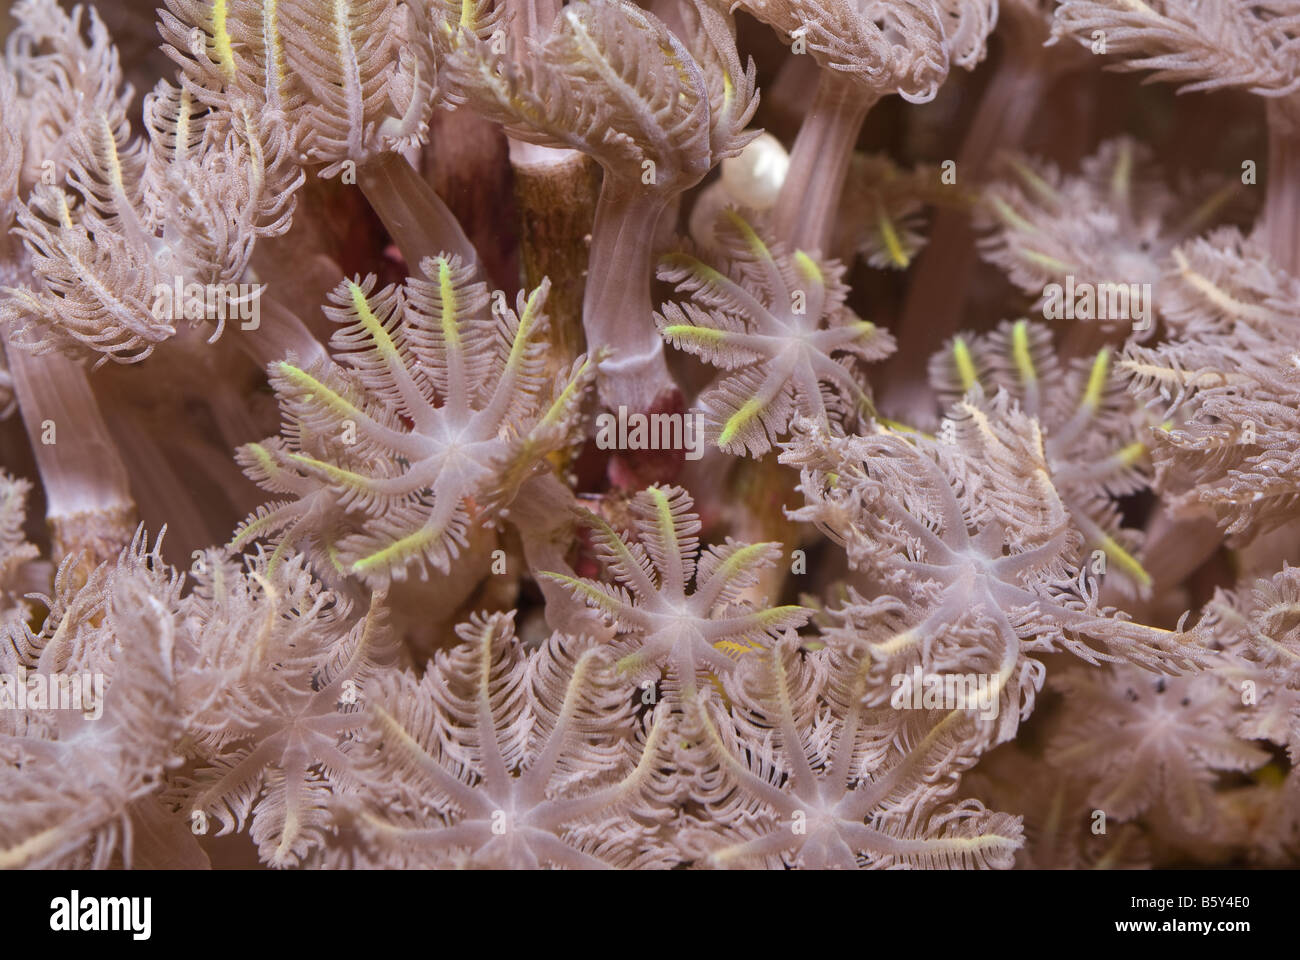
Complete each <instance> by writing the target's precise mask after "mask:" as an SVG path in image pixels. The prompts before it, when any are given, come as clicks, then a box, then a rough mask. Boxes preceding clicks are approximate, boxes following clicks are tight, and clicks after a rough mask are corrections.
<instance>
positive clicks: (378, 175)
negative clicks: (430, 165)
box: [357, 152, 478, 271]
mask: <svg viewBox="0 0 1300 960" xmlns="http://www.w3.org/2000/svg"><path fill="white" fill-rule="evenodd" d="M357 184H358V185H359V186H360V187H361V190H362V192H364V193H365V195H366V199H367V200H368V201H369V202H370V206H371V207H372V208H373V209H374V211H375V213H376V214H377V215H378V216H379V219H380V220H382V221H383V223H384V226H385V227H386V228H387V229H388V234H389V236H391V237H392V238H393V242H394V243H396V244H397V248H398V249H399V250H401V251H402V256H403V257H404V258H405V260H406V263H407V266H408V267H409V268H410V269H411V270H412V271H415V270H417V269H419V265H420V261H422V260H423V259H424V258H425V257H436V256H437V255H438V254H440V253H447V254H451V255H454V256H458V257H460V258H461V260H462V261H464V262H465V263H477V262H478V252H477V251H476V250H475V249H474V245H473V244H472V243H470V240H469V237H468V236H466V235H465V231H464V230H463V229H462V228H461V225H460V222H459V221H458V220H457V219H456V217H455V215H454V214H453V213H452V212H451V210H449V209H448V208H447V204H445V203H444V202H443V200H442V198H441V197H440V196H438V194H437V193H435V192H434V189H433V188H432V187H431V186H429V184H428V182H427V181H426V180H425V179H424V178H423V177H421V176H420V174H419V173H417V172H416V171H415V169H414V168H413V167H412V166H411V165H410V164H409V163H407V162H406V160H404V159H403V158H402V157H401V156H400V155H398V154H396V153H391V152H384V153H380V154H378V155H376V156H375V157H374V158H373V159H371V160H367V161H366V162H365V163H362V164H360V165H359V166H358V167H357Z"/></svg>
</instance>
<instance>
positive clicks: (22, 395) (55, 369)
mask: <svg viewBox="0 0 1300 960" xmlns="http://www.w3.org/2000/svg"><path fill="white" fill-rule="evenodd" d="M5 355H6V356H7V358H8V360H9V371H10V374H11V375H12V376H13V382H14V393H15V395H16V396H17V398H18V407H19V410H20V411H21V414H22V418H23V424H24V426H25V427H26V428H27V437H28V440H29V442H30V443H31V446H32V454H33V456H34V457H35V459H36V467H37V469H38V470H39V471H40V474H41V481H42V484H43V487H44V490H45V502H46V512H45V517H46V521H47V522H48V523H49V526H50V534H51V537H52V539H53V554H54V555H53V559H54V561H55V562H56V563H57V562H59V561H60V560H62V559H63V558H64V557H65V556H67V555H69V554H70V553H75V552H77V551H79V550H83V549H84V550H88V551H89V552H90V562H91V563H100V562H102V561H104V560H107V559H109V558H111V557H114V556H116V555H117V553H118V551H120V550H121V549H122V547H124V546H126V545H127V544H128V543H129V542H130V540H131V535H132V533H133V532H134V530H135V526H136V523H137V520H136V508H135V501H134V500H132V498H131V491H130V484H129V482H128V480H127V471H126V465H125V464H124V463H123V462H122V458H121V456H120V455H119V453H118V450H117V446H116V445H115V444H114V443H113V439H112V437H111V436H110V434H109V432H108V427H107V426H106V424H105V423H104V418H103V416H102V414H101V413H100V410H99V406H98V404H97V403H96V402H95V395H94V392H93V391H92V390H91V388H90V383H89V381H88V380H87V379H86V372H85V370H83V369H82V368H81V367H80V366H78V365H77V364H76V363H75V362H73V361H72V360H70V359H68V358H67V357H64V356H62V355H61V354H47V355H45V356H36V355H35V354H33V353H30V352H29V351H27V350H24V349H22V348H21V347H16V346H11V345H10V344H9V343H8V342H7V338H6V343H5Z"/></svg>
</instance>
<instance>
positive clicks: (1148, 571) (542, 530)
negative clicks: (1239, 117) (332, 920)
mask: <svg viewBox="0 0 1300 960" xmlns="http://www.w3.org/2000/svg"><path fill="white" fill-rule="evenodd" d="M120 6H121V9H120V10H119V12H117V13H115V14H111V13H110V12H109V11H107V10H106V11H104V17H107V18H108V20H109V22H110V23H112V24H113V25H114V30H113V31H112V34H113V35H110V29H109V26H107V25H106V23H105V20H104V19H102V18H101V15H100V13H98V12H97V11H96V10H95V9H93V8H89V7H75V8H72V9H67V8H63V7H61V6H60V5H59V4H58V3H57V2H56V0H19V2H17V3H16V4H14V5H13V7H12V9H11V11H10V14H9V22H8V23H7V24H6V26H7V29H8V39H7V44H6V47H5V52H4V66H5V69H4V70H3V72H0V218H2V219H3V220H4V226H5V234H4V239H3V241H0V242H2V243H3V247H0V279H2V280H3V285H2V287H0V348H2V349H0V408H2V409H3V416H4V418H5V419H4V420H3V422H0V431H2V432H0V449H3V450H4V456H5V462H6V465H7V466H6V468H5V470H4V472H3V473H0V618H3V620H2V625H0V708H3V709H0V810H2V811H3V813H4V815H3V816H0V865H3V866H5V867H50V866H93V867H116V866H127V867H142V866H145V867H193V868H197V867H205V866H218V867H220V866H241V865H247V864H250V863H252V862H256V861H260V862H261V863H263V864H266V865H270V866H274V867H302V866H308V867H311V866H317V867H319V866H324V867H384V866H394V867H460V866H478V867H505V868H538V867H575V868H592V867H623V868H672V867H681V866H687V867H699V868H703V867H769V868H782V867H784V868H791V867H804V868H820V867H870V868H904V869H907V868H1007V867H1011V866H1013V865H1018V866H1032V867H1107V866H1153V865H1154V866H1159V865H1167V864H1177V863H1231V864H1275V863H1287V862H1295V860H1296V858H1297V856H1300V774H1297V773H1295V772H1294V765H1295V764H1296V763H1298V762H1300V667H1298V666H1297V664H1300V578H1298V577H1297V573H1296V568H1295V567H1293V566H1291V565H1290V563H1291V562H1292V561H1296V560H1297V557H1296V556H1295V555H1294V544H1295V543H1296V541H1297V536H1296V534H1297V524H1298V523H1300V515H1297V503H1298V502H1300V459H1298V458H1300V453H1298V452H1297V451H1298V450H1300V419H1297V415H1296V401H1297V396H1298V395H1300V353H1297V352H1296V345H1295V337H1294V335H1293V334H1294V329H1295V326H1296V324H1298V323H1300V165H1298V164H1297V160H1300V106H1297V104H1298V103H1300V101H1298V100H1297V98H1298V97H1300V58H1298V57H1297V56H1296V49H1297V47H1300V4H1298V3H1295V2H1283V0H1279V2H1274V3H1270V4H1247V3H1243V2H1238V0H1204V2H1201V3H1197V4H1191V5H1188V4H1182V3H1172V2H1170V3H1165V2H1159V0H1152V2H1150V3H1133V2H1129V0H1065V2H1062V3H1060V4H1059V5H1058V4H1055V3H1051V2H1032V0H1015V2H1011V0H1003V2H1002V3H1001V5H999V4H998V3H997V2H996V0H794V2H787V0H766V2H754V3H749V2H742V3H739V4H736V5H734V7H733V8H731V9H728V7H727V5H726V4H723V3H720V2H718V0H651V2H648V3H645V4H644V5H637V4H634V3H631V2H628V0H575V2H570V3H567V4H562V3H561V2H560V0H500V2H497V3H493V2H491V0H479V2H474V0H467V2H455V3H450V2H441V0H337V2H334V3H332V4H328V5H327V4H319V3H313V2H308V0H279V2H275V0H213V2H205V0H165V7H164V8H163V9H160V10H157V11H156V16H155V14H154V13H153V12H152V11H150V12H149V13H148V14H147V15H139V16H137V15H136V14H135V12H134V6H135V5H132V4H123V5H120ZM139 6H141V8H142V9H144V8H146V7H149V6H151V4H142V5H139ZM146 24H148V27H147V28H146V26H145V25H146ZM152 29H156V30H157V33H158V35H160V36H161V40H162V46H161V51H162V53H163V54H165V58H166V59H163V58H162V57H158V58H156V59H155V60H152V61H151V60H150V59H149V57H150V55H151V53H150V51H149V47H151V46H153V45H155V43H156V40H155V39H154V38H153V37H152V35H148V34H149V31H150V30H152ZM1099 38H1101V39H1100V40H1099ZM115 40H116V43H117V44H118V46H115V45H114V43H115ZM751 49H752V50H753V52H754V56H751V55H749V53H748V51H749V50H751ZM119 50H121V51H122V53H121V54H119ZM127 51H144V52H140V53H133V54H132V55H130V56H128V54H127ZM990 53H992V56H990V55H989V54H990ZM1093 55H1095V56H1093ZM136 61H138V62H136ZM1103 66H1108V67H1110V68H1114V69H1119V70H1121V71H1123V70H1146V71H1151V72H1152V73H1151V79H1153V80H1156V81H1171V82H1173V83H1176V84H1179V85H1181V86H1180V88H1179V89H1180V90H1182V91H1184V92H1186V93H1187V95H1188V96H1189V97H1193V98H1195V97H1201V96H1209V95H1210V94H1209V93H1208V92H1214V91H1218V92H1217V93H1214V95H1215V96H1220V95H1228V96H1235V97H1237V98H1239V100H1238V101H1234V102H1237V103H1243V104H1244V106H1243V107H1242V108H1241V109H1243V110H1245V109H1250V108H1255V109H1257V112H1258V115H1259V126H1260V135H1259V136H1258V137H1257V138H1256V139H1255V140H1254V141H1251V142H1255V143H1258V144H1260V145H1261V150H1263V151H1264V153H1265V154H1266V155H1265V156H1261V157H1259V158H1258V163H1256V160H1255V159H1253V158H1251V157H1244V158H1242V159H1243V160H1244V161H1247V162H1245V163H1242V164H1241V168H1240V169H1238V168H1236V167H1231V166H1229V167H1224V168H1222V169H1219V168H1217V167H1214V166H1213V165H1212V164H1207V165H1206V168H1205V169H1198V170H1181V171H1179V172H1178V175H1177V176H1175V175H1174V173H1173V171H1167V170H1163V169H1162V168H1161V165H1160V156H1161V151H1160V150H1158V149H1157V148H1156V147H1155V146H1153V145H1151V144H1148V143H1146V142H1144V140H1143V136H1142V134H1143V131H1141V130H1137V131H1129V132H1126V133H1124V134H1123V135H1120V136H1115V137H1110V138H1106V139H1105V140H1104V141H1103V142H1096V143H1093V144H1092V145H1091V146H1087V147H1086V148H1085V146H1084V145H1082V144H1077V145H1075V148H1076V152H1075V153H1074V154H1073V155H1071V154H1070V153H1069V149H1070V148H1069V147H1068V146H1067V147H1065V148H1063V149H1064V153H1060V152H1058V154H1057V155H1054V156H1053V157H1052V158H1051V159H1047V158H1044V157H1041V156H1038V155H1036V154H1035V153H1033V152H1032V151H1031V149H1030V147H1031V146H1032V144H1033V138H1032V136H1031V132H1032V131H1031V124H1030V122H1029V120H1028V119H1027V118H1024V115H1025V113H1026V111H1027V112H1028V114H1029V115H1033V112H1034V110H1035V109H1036V108H1037V107H1038V106H1041V105H1042V104H1044V103H1046V102H1048V99H1049V96H1050V91H1051V90H1052V89H1053V84H1054V83H1055V82H1056V80H1057V79H1059V78H1060V77H1062V76H1067V75H1068V76H1069V77H1070V78H1072V79H1073V80H1076V81H1080V82H1081V83H1082V82H1083V81H1084V80H1086V81H1089V82H1091V81H1094V80H1097V78H1101V77H1102V76H1103V74H1102V67H1103ZM954 67H957V68H960V69H959V70H956V71H954V69H953V68H954ZM981 74H984V75H985V77H981V76H980V75H981ZM760 78H763V82H764V85H765V86H770V92H771V96H772V99H773V101H774V105H773V106H772V107H771V108H770V110H769V111H765V110H764V108H763V106H761V105H760V102H759V100H760V98H759V82H760ZM1081 78H1082V79H1081ZM128 80H130V81H135V82H137V83H143V84H146V85H147V84H153V87H152V89H151V90H150V91H149V92H148V93H147V94H146V95H145V96H144V98H143V101H142V104H141V105H140V106H137V105H136V100H135V95H134V90H133V87H132V84H131V82H128ZM769 81H770V83H769ZM977 81H978V82H977ZM1098 82H1099V81H1098ZM1108 82H1110V81H1108ZM1120 82H1121V83H1123V82H1124V81H1120ZM1090 89H1092V90H1094V91H1095V90H1097V89H1099V86H1098V83H1094V84H1093V86H1092V87H1091V88H1090ZM1134 89H1136V87H1134ZM1157 89H1158V88H1157ZM1225 90H1227V91H1235V92H1230V93H1228V94H1223V93H1222V91H1225ZM951 91H956V92H955V93H952V92H951ZM891 94H898V95H899V100H901V101H902V102H903V103H904V104H906V106H899V105H897V104H890V103H888V102H887V98H888V97H889V95H891ZM1076 99H1077V98H1076ZM801 101H802V102H803V107H804V108H803V109H802V110H800V109H797V108H792V107H791V104H792V103H796V104H797V103H799V102H801ZM932 101H936V102H935V103H934V104H933V106H934V107H938V106H940V105H941V104H949V105H952V104H955V105H956V107H965V106H967V105H972V103H973V106H972V109H971V110H970V111H968V112H969V113H970V114H971V118H970V119H969V120H968V121H963V122H962V123H963V128H964V129H966V131H967V132H966V134H965V140H964V142H961V143H959V144H957V147H958V149H956V150H954V156H955V157H956V161H955V162H954V161H952V160H947V161H945V158H944V157H943V156H942V155H931V156H924V157H918V156H917V155H916V152H915V151H914V150H904V151H895V155H890V153H889V152H880V153H874V154H863V153H859V152H858V151H857V145H858V142H859V135H860V133H861V132H862V131H864V130H866V131H867V132H868V133H870V132H871V131H872V129H873V128H874V127H876V126H877V125H879V126H881V127H885V126H888V125H889V124H895V125H897V124H898V123H900V122H905V121H900V120H899V118H900V117H903V118H907V117H911V116H925V114H924V113H916V111H924V110H930V109H932V108H931V107H922V106H920V105H922V104H929V103H931V102H932ZM1256 101H1262V102H1263V106H1262V108H1257V107H1255V103H1256ZM782 103H784V105H785V106H784V110H782V108H781V104H782ZM955 109H956V108H953V109H950V111H949V113H947V114H944V116H945V117H946V120H943V121H941V122H946V123H957V120H956V119H954V118H955V113H954V110H955ZM767 116H771V117H772V118H773V120H774V121H775V123H776V124H777V125H778V126H781V125H782V124H784V127H785V132H786V133H788V134H789V135H790V136H789V137H788V138H787V142H788V143H790V144H791V147H790V152H789V153H788V154H787V153H786V151H785V149H784V148H783V147H782V146H781V141H780V140H779V139H778V138H776V137H774V136H772V135H770V134H763V133H762V131H761V130H760V128H759V122H760V121H763V120H764V118H765V117H767ZM933 122H934V121H930V123H932V124H933ZM760 134H762V135H761V136H760ZM1265 138H1266V141H1265ZM1265 142H1266V144H1267V146H1266V148H1264V147H1263V146H1262V145H1263V144H1264V143H1265ZM922 160H924V161H925V162H921V161H922ZM466 184H469V185H470V186H469V187H466ZM457 187H458V188H459V189H457ZM1255 191H1259V193H1260V194H1262V197H1261V198H1259V199H1258V200H1256V199H1255V196H1254V193H1255ZM930 209H933V210H934V211H936V214H935V216H934V217H933V221H932V223H931V224H930V225H929V226H928V227H927V224H926V215H927V211H929V210H930ZM1256 210H1258V213H1255V212H1254V211H1256ZM1252 218H1253V221H1254V222H1253V224H1252ZM981 259H982V260H983V263H981ZM999 273H1000V274H1002V275H1004V277H1005V279H1004V280H1002V281H1001V286H997V285H996V283H993V284H990V282H989V278H990V277H992V278H993V279H994V280H995V281H996V280H997V278H998V276H999ZM1007 281H1009V283H1008V282H1007ZM1062 284H1064V285H1066V286H1065V289H1069V290H1071V291H1073V290H1075V289H1079V290H1084V289H1087V290H1089V291H1094V290H1095V291H1109V292H1110V295H1111V300H1110V304H1111V306H1114V304H1115V302H1116V301H1115V299H1114V290H1115V289H1118V288H1119V287H1120V286H1121V285H1122V286H1123V288H1124V290H1125V291H1129V290H1131V291H1133V296H1134V298H1137V297H1139V296H1140V297H1145V298H1146V299H1144V300H1142V301H1141V303H1142V304H1143V308H1142V318H1143V321H1144V322H1142V323H1130V322H1128V320H1129V319H1130V317H1128V316H1127V315H1122V316H1118V317H1117V315H1115V314H1114V313H1111V314H1104V313H1101V312H1097V311H1080V312H1079V313H1078V314H1077V315H1076V314H1074V313H1070V316H1071V317H1072V320H1071V321H1070V322H1068V323H1067V322H1063V321H1059V320H1053V319H1052V318H1053V317H1055V316H1057V315H1058V313H1053V312H1051V311H1047V310H1045V309H1044V301H1045V299H1046V298H1047V297H1048V295H1049V291H1050V290H1053V289H1055V290H1057V291H1058V292H1059V291H1060V290H1061V289H1062V287H1061V286H1060V285H1062ZM1053 285H1056V286H1055V287H1054V286H1053ZM196 291H197V292H196ZM891 291H892V293H891ZM991 291H992V292H991ZM868 292H869V293H870V295H868ZM1090 295H1091V294H1090ZM1101 295H1102V294H1101V293H1098V296H1099V297H1100V296H1101ZM990 299H992V300H995V301H996V306H995V307H994V308H993V310H992V312H990V311H987V310H984V309H983V307H982V304H984V303H985V302H986V301H990ZM877 301H878V302H877ZM1123 303H1124V304H1129V305H1130V306H1132V307H1133V311H1134V316H1136V314H1137V310H1138V302H1137V300H1136V299H1135V300H1134V302H1133V303H1131V304H1130V303H1129V301H1128V300H1127V299H1126V300H1124V301H1123ZM1034 314H1037V315H1038V318H1035V316H1034ZM891 317H892V318H894V319H892V320H891ZM1117 321H1118V322H1117ZM614 410H617V411H619V416H620V417H623V416H625V415H626V414H627V413H628V412H629V411H630V412H631V414H632V415H633V416H640V417H641V418H642V421H641V422H642V423H643V424H646V423H648V424H649V425H650V431H651V433H652V435H653V436H657V437H658V440H661V441H663V443H659V442H654V443H642V444H640V449H636V447H637V444H634V443H631V442H629V443H628V444H627V446H629V447H631V448H632V449H622V450H618V449H616V450H608V449H602V447H603V446H608V444H597V443H596V442H595V436H596V434H595V430H594V428H593V424H594V422H595V419H596V416H597V414H598V413H600V412H601V411H614ZM696 415H698V421H697V422H698V423H700V424H702V425H703V426H702V429H703V431H704V434H705V436H706V438H707V440H708V445H709V449H708V451H707V453H706V454H705V456H704V458H703V459H701V460H699V461H698V462H694V458H690V459H688V458H685V457H684V456H683V455H682V450H678V451H676V452H674V451H673V450H671V449H664V448H666V447H672V446H673V444H674V442H677V443H678V445H679V446H680V445H681V443H680V438H681V437H682V430H681V427H682V424H683V423H684V422H685V420H684V418H687V417H695V416H696ZM674 430H676V431H677V432H676V433H674ZM674 437H677V438H679V439H678V440H677V441H674V439H673V438H674ZM41 509H44V512H45V519H46V523H45V524H44V525H41V524H40V523H39V522H37V521H38V517H39V513H40V510H41ZM164 532H165V533H166V536H165V537H164ZM1193 574H1195V576H1193ZM80 678H87V680H88V683H89V680H90V679H93V680H94V681H95V682H94V683H89V685H88V686H87V687H86V689H85V690H84V691H83V690H78V693H79V694H84V697H82V698H80V699H78V700H77V702H76V703H75V704H74V703H72V702H71V701H60V700H59V699H58V696H57V695H56V694H58V693H59V692H65V693H67V692H70V691H71V689H72V687H74V686H75V685H76V683H78V682H80ZM96 691H98V693H96ZM91 700H93V701H94V702H93V703H92V702H91ZM231 834H236V835H239V834H244V835H246V838H244V839H241V838H240V837H238V836H235V837H231V836H229V835H231Z"/></svg>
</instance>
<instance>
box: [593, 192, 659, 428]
mask: <svg viewBox="0 0 1300 960" xmlns="http://www.w3.org/2000/svg"><path fill="white" fill-rule="evenodd" d="M666 207H667V202H666V201H665V199H664V197H663V196H662V195H661V194H659V193H657V192H655V191H653V190H644V189H638V188H636V187H632V188H626V187H625V188H622V189H619V190H617V191H613V190H611V189H610V187H609V183H608V179H607V180H606V185H605V186H604V187H603V188H602V190H601V194H600V200H599V201H598V202H597V204H596V220H595V223H594V225H593V226H592V229H591V253H590V255H589V256H588V258H587V289H586V294H585V296H584V298H583V304H582V326H583V329H584V330H585V331H586V336H587V349H588V350H590V351H595V350H599V349H601V348H608V349H609V350H610V351H611V353H610V356H609V358H608V359H606V360H605V361H603V362H602V364H601V367H600V371H601V372H600V380H599V391H600V398H601V401H602V402H603V403H604V404H605V405H606V406H608V407H610V408H611V409H613V408H617V407H618V406H620V405H626V406H627V407H628V408H629V409H630V410H633V411H645V410H649V409H650V408H651V407H652V406H653V405H654V404H655V402H656V400H657V399H659V398H660V397H661V396H662V395H663V394H666V393H668V392H669V391H672V390H675V389H676V384H675V383H674V382H673V379H672V377H671V375H670V374H669V373H668V365H667V364H666V363H665V361H664V349H663V339H662V338H661V337H660V336H659V331H658V330H657V329H656V328H655V323H654V306H653V303H652V301H651V297H650V282H651V277H652V276H653V271H654V258H655V236H656V234H657V232H658V226H659V221H660V219H661V218H662V216H663V212H664V210H665V209H666Z"/></svg>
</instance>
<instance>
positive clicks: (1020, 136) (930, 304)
mask: <svg viewBox="0 0 1300 960" xmlns="http://www.w3.org/2000/svg"><path fill="white" fill-rule="evenodd" d="M1041 60H1042V56H1041V55H1036V54H1030V55H1029V56H1024V55H1022V54H1020V53H1018V52H1017V51H1015V50H1014V49H1010V50H1008V51H1007V59H1006V61H1005V62H1003V63H1002V65H1001V66H1000V67H999V68H998V70H997V71H996V72H995V73H994V75H993V77H992V79H991V80H990V81H989V85H988V87H987V88H986V89H985V91H984V95H983V97H981V98H980V103H979V107H978V108H977V109H976V111H975V117H974V120H973V121H972V123H971V125H970V129H969V132H968V133H967V134H966V139H965V141H964V142H963V143H962V147H961V151H960V152H959V153H958V155H957V177H958V181H957V182H958V184H959V186H955V187H953V188H952V189H954V190H967V191H968V190H969V189H970V187H971V186H972V185H973V184H974V183H976V182H977V181H979V180H980V179H982V178H983V177H984V175H985V174H986V173H987V170H988V166H989V161H990V160H991V159H992V157H993V155H994V154H995V153H996V152H997V151H999V150H1014V149H1016V148H1017V147H1019V146H1020V145H1021V144H1023V143H1024V140H1025V136H1026V134H1027V133H1028V131H1029V125H1030V123H1031V122H1032V121H1033V118H1034V114H1035V113H1036V112H1037V108H1038V104H1039V103H1040V102H1041V100H1042V97H1043V94H1044V92H1045V89H1046V83H1045V80H1044V78H1045V77H1046V76H1047V74H1046V72H1045V65H1044V64H1043V63H1042V62H1041ZM961 185H964V186H961ZM978 262H979V254H978V251H977V249H976V247H975V232H974V231H973V230H972V229H971V224H970V216H969V214H968V212H967V211H966V210H965V209H962V208H961V207H957V206H953V207H944V208H943V209H941V210H940V211H939V213H938V214H937V216H936V217H935V221H934V229H933V230H932V231H931V233H930V242H929V243H928V244H927V245H926V248H925V250H924V251H923V252H922V254H921V256H920V258H919V259H918V261H917V264H916V275H915V278H914V279H913V281H912V282H911V283H910V284H908V295H907V302H906V304H905V305H904V308H903V316H902V320H901V322H900V323H899V326H898V329H897V330H896V331H894V335H895V337H896V339H897V341H898V352H897V353H896V354H895V355H894V358H893V359H892V360H891V362H890V364H889V365H888V366H887V367H886V368H885V378H886V380H887V386H886V388H885V391H884V394H883V397H882V401H881V405H882V406H883V407H885V408H886V409H888V410H890V411H892V412H895V413H899V412H902V411H904V410H907V409H910V408H911V407H912V404H913V400H914V398H913V397H912V393H913V392H914V391H917V390H918V389H924V385H925V380H926V376H925V370H926V365H927V363H928V361H929V358H930V354H932V353H933V352H934V351H935V350H936V349H938V347H939V345H940V344H942V343H943V341H944V340H945V339H946V338H948V337H950V336H951V335H952V334H954V333H955V332H956V331H957V328H958V327H959V326H960V325H961V321H962V315H963V307H964V306H965V303H966V295H967V293H968V291H969V289H970V284H971V280H972V278H973V277H974V275H975V269H976V265H977V264H978Z"/></svg>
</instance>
